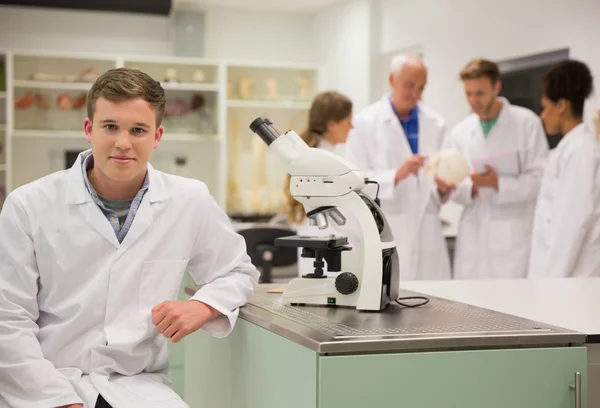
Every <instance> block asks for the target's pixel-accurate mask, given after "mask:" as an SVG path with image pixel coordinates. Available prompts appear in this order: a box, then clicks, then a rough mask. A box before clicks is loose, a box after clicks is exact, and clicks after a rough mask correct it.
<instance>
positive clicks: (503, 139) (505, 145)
mask: <svg viewBox="0 0 600 408" xmlns="http://www.w3.org/2000/svg"><path fill="white" fill-rule="evenodd" d="M460 78H461V79H462V81H463V84H464V90H465V94H466V96H467V100H468V102H469V105H470V106H471V110H472V111H473V113H472V114H471V115H469V116H468V117H467V118H466V119H464V120H463V121H462V122H460V123H459V124H457V125H456V126H455V127H454V129H453V130H452V133H451V136H450V138H449V143H448V146H449V147H454V148H457V149H458V150H459V151H460V152H461V153H462V154H463V155H464V156H465V157H466V158H467V160H468V161H469V163H470V164H471V166H472V170H473V172H472V174H471V176H470V177H467V178H466V179H465V180H464V181H463V182H462V183H460V184H459V185H458V186H456V188H455V189H454V191H452V192H451V193H450V194H449V195H448V194H447V186H443V185H440V182H439V181H438V185H439V187H440V194H441V195H442V196H444V199H447V198H448V197H450V198H451V199H452V200H454V201H455V202H457V203H459V204H462V205H463V206H464V210H463V213H462V216H461V220H460V225H459V232H458V236H457V242H456V252H455V256H454V278H456V279H500V278H525V277H526V276H527V268H528V262H529V252H530V248H531V233H532V228H533V213H534V210H535V202H536V199H537V195H538V191H539V188H540V184H541V179H542V175H543V171H544V167H545V164H546V160H547V157H548V143H547V141H546V135H545V133H544V128H543V126H542V122H541V120H540V118H539V117H538V116H537V115H536V114H535V113H534V112H532V111H531V110H529V109H525V108H523V107H519V106H515V105H511V104H510V102H509V101H508V100H507V99H506V98H503V97H499V93H500V89H501V82H500V71H499V69H498V66H497V65H496V64H495V63H494V62H492V61H489V60H485V59H475V60H473V61H471V62H469V63H468V64H467V66H465V68H464V69H463V70H462V71H461V73H460Z"/></svg>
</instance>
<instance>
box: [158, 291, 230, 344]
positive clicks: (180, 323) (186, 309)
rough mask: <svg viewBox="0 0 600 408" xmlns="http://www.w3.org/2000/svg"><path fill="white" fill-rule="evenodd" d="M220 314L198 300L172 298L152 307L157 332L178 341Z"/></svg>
mask: <svg viewBox="0 0 600 408" xmlns="http://www.w3.org/2000/svg"><path fill="white" fill-rule="evenodd" d="M220 314H221V313H220V312H219V311H217V310H216V309H215V308H213V307H211V306H208V305H207V304H205V303H202V302H199V301H197V300H172V301H167V302H163V303H161V304H159V305H157V306H154V307H153V308H152V324H154V326H156V331H157V332H159V333H161V334H162V335H163V336H164V337H166V338H167V339H171V341H172V342H173V343H177V342H179V341H180V340H181V339H183V338H184V337H185V336H187V335H188V334H190V333H193V332H195V331H196V330H198V329H199V328H201V327H202V326H204V325H205V324H206V322H208V321H209V320H212V319H214V318H215V317H217V316H219V315H220Z"/></svg>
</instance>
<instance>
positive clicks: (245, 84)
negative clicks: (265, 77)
mask: <svg viewBox="0 0 600 408" xmlns="http://www.w3.org/2000/svg"><path fill="white" fill-rule="evenodd" d="M253 87H254V81H253V80H252V78H250V77H247V76H245V77H242V79H240V98H241V99H252V94H253V90H254V89H253Z"/></svg>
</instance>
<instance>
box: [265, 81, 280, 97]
mask: <svg viewBox="0 0 600 408" xmlns="http://www.w3.org/2000/svg"><path fill="white" fill-rule="evenodd" d="M266 85H267V99H269V100H272V101H273V100H276V99H277V80H275V79H274V78H269V79H267V81H266Z"/></svg>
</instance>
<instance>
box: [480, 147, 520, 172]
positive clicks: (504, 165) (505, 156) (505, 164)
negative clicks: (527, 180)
mask: <svg viewBox="0 0 600 408" xmlns="http://www.w3.org/2000/svg"><path fill="white" fill-rule="evenodd" d="M522 162H523V154H522V152H520V151H519V150H517V149H511V150H505V151H503V152H500V153H496V154H493V155H490V156H486V157H482V158H480V159H477V160H473V169H474V170H475V171H476V172H477V173H479V174H482V173H485V166H486V165H488V166H490V167H492V168H493V169H494V170H496V172H497V173H498V174H501V175H504V176H518V175H519V174H521V173H522V171H523V165H522Z"/></svg>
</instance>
